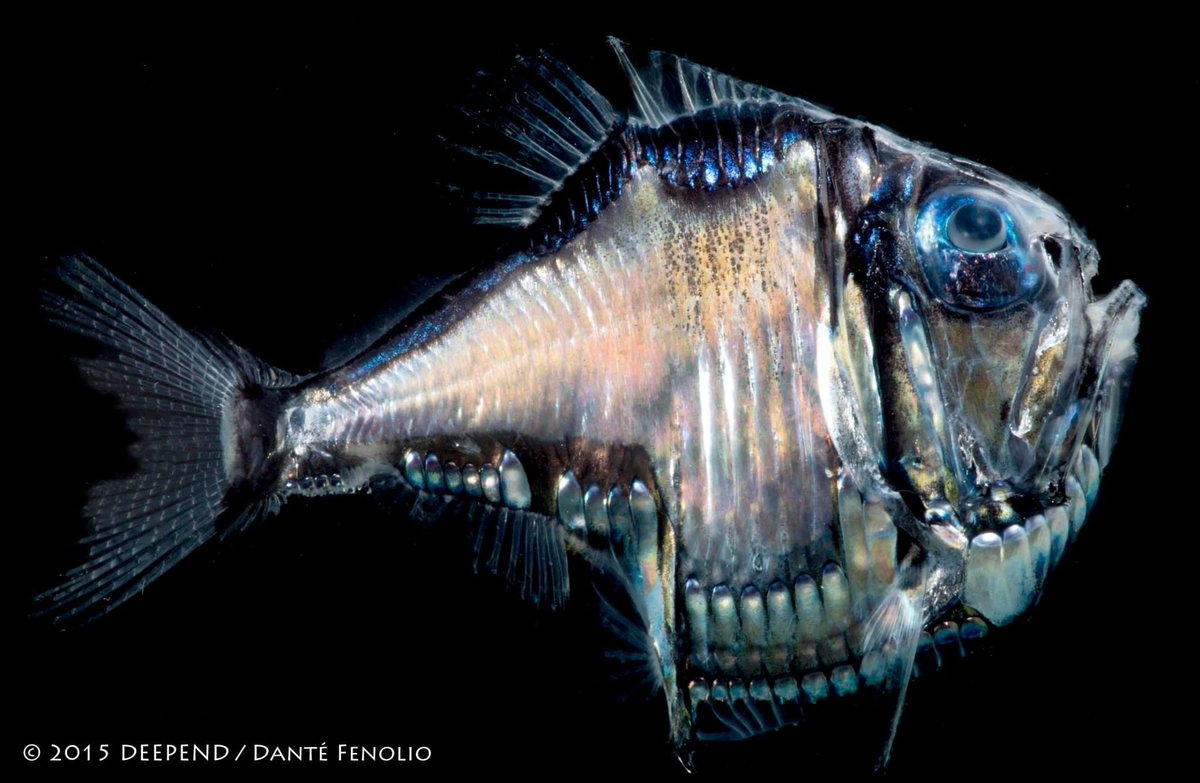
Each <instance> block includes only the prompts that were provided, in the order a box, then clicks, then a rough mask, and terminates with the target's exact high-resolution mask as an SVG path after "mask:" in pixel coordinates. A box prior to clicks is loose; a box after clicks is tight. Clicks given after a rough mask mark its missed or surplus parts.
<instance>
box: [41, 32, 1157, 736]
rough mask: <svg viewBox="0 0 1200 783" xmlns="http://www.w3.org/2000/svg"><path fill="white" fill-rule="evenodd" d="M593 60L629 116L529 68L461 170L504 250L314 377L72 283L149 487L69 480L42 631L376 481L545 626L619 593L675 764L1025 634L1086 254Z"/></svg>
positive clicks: (830, 126)
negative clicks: (75, 538)
mask: <svg viewBox="0 0 1200 783" xmlns="http://www.w3.org/2000/svg"><path fill="white" fill-rule="evenodd" d="M614 49H615V50H616V53H617V55H618V58H619V60H620V62H621V64H622V66H623V67H624V68H625V70H626V72H627V74H628V77H629V81H630V85H631V88H632V93H633V96H634V99H635V101H634V108H633V109H632V110H631V111H629V112H620V111H617V110H616V109H614V108H613V106H612V104H610V103H609V101H608V100H607V99H606V98H604V97H602V96H601V95H600V94H599V93H597V92H596V91H595V90H594V89H593V88H591V87H590V86H589V85H587V84H586V83H585V82H584V81H583V80H582V79H580V78H579V77H578V76H577V75H576V74H574V73H573V72H572V71H571V70H570V69H569V68H567V67H566V66H565V65H562V64H560V63H558V62H557V61H555V60H553V59H552V58H550V57H549V56H546V55H538V56H534V57H528V58H524V59H522V60H521V61H520V62H519V65H518V66H517V67H516V69H515V70H514V74H515V75H514V76H513V77H511V78H510V79H509V80H508V81H507V82H506V84H507V85H508V87H509V89H508V92H503V91H501V92H502V93H503V94H501V96H500V98H499V99H498V100H497V101H496V103H495V105H493V106H491V107H490V108H489V109H488V110H486V111H480V112H478V113H477V114H476V115H475V116H476V117H478V118H479V119H481V120H485V121H487V122H488V123H489V124H490V125H491V126H492V127H493V128H495V129H496V131H497V133H496V136H497V138H498V139H500V140H501V142H500V143H498V144H497V146H496V148H494V149H481V148H480V149H471V150H469V151H470V152H472V153H473V154H475V155H477V156H478V157H480V158H483V159H484V160H486V161H490V162H492V163H495V164H497V165H498V166H499V167H501V168H503V169H507V170H508V171H509V172H510V174H512V175H513V176H514V179H516V180H519V181H520V182H523V183H524V184H525V185H526V188H525V189H524V190H523V191H518V192H509V193H503V194H498V193H491V192H487V193H483V194H481V195H480V196H479V198H478V201H477V207H476V208H477V213H476V216H477V219H478V221H479V222H482V223H494V224H502V225H507V226H512V227H514V228H515V229H517V230H518V231H519V232H520V233H519V236H521V237H523V239H522V240H521V241H522V244H521V249H520V250H519V251H518V252H514V253H512V254H510V255H508V256H507V257H505V258H503V259H502V260H501V261H499V262H498V263H489V264H486V265H484V266H482V267H480V268H478V269H477V270H476V271H474V272H472V273H469V274H467V275H465V276H462V277H461V278H459V279H457V280H455V281H454V282H452V283H450V284H448V286H447V287H445V288H443V289H442V290H441V291H440V292H439V294H438V296H437V297H436V298H433V299H430V300H429V301H428V302H426V304H425V306H423V307H421V308H420V309H418V310H415V311H414V312H413V313H411V314H409V315H407V316H406V317H404V318H402V319H400V326H399V327H398V328H397V329H396V330H394V331H393V332H392V333H391V334H389V335H386V336H384V337H383V338H381V339H380V340H379V341H378V342H376V343H375V344H374V345H372V346H371V347H370V348H369V349H367V350H366V351H364V352H362V353H360V354H359V355H356V356H353V357H352V358H349V359H348V360H346V361H344V362H342V363H340V364H338V365H337V366H334V367H331V368H329V369H327V370H324V371H322V372H319V373H317V374H314V375H311V376H306V377H299V376H296V375H292V374H290V373H288V372H285V371H282V370H279V369H276V368H273V367H270V366H268V365H266V364H265V363H263V362H261V361H259V360H257V359H256V358H254V357H253V356H251V355H250V354H249V353H247V352H246V351H244V350H242V349H240V348H238V347H237V346H235V345H232V344H229V343H226V342H222V341H219V340H215V339H209V338H202V337H199V336H196V335H193V334H190V333H188V332H186V331H185V330H183V329H182V328H180V327H179V326H177V325H176V324H175V323H174V322H173V321H172V320H171V319H170V317H169V316H168V315H166V314H165V313H163V312H162V311H160V310H159V309H157V308H156V307H154V306H153V305H152V304H150V303H149V302H148V301H146V300H145V299H144V298H143V297H141V296H140V295H139V294H137V293H136V292H135V291H133V290H132V289H131V288H129V287H128V286H126V285H125V284H123V283H122V282H120V281H119V280H117V279H116V278H115V277H113V276H112V275H111V274H109V273H108V272H107V271H105V270H104V269H103V268H102V267H101V266H100V265H99V264H97V263H96V262H95V261H93V260H91V259H89V258H86V257H75V258H68V259H65V260H64V261H63V262H62V264H61V265H60V267H59V281H58V283H57V284H56V287H55V288H54V289H53V290H48V291H47V292H46V293H45V295H44V305H45V308H46V310H47V312H48V313H49V317H50V318H51V319H52V320H54V321H55V322H57V323H59V324H61V325H62V326H64V327H65V328H67V329H68V330H71V331H73V332H76V333H79V334H82V335H85V336H87V337H90V338H94V340H95V341H96V342H97V343H98V345H99V346H100V349H101V352H100V354H99V355H98V356H96V357H93V358H89V359H85V360H82V361H81V362H80V367H81V370H82V372H83V374H84V375H85V376H86V378H87V379H88V380H89V381H90V382H91V383H92V384H93V385H94V386H96V387H97V388H99V389H101V390H103V391H105V392H109V393H112V394H114V395H115V396H116V397H117V398H118V399H119V401H120V404H121V406H122V407H123V409H124V410H125V411H126V412H127V413H128V416H129V419H128V422H129V426H130V428H131V429H132V430H133V431H134V433H135V434H136V436H137V440H136V442H135V444H134V446H133V449H134V452H135V456H136V457H137V458H138V460H139V468H138V470H137V472H136V473H134V474H133V475H131V476H128V477H124V478H119V479H116V480H111V481H105V482H103V483H100V484H99V485H97V486H95V487H94V488H93V489H92V490H91V491H90V494H89V497H88V500H87V504H86V507H85V510H84V513H85V516H86V517H87V518H88V520H89V524H90V535H89V536H88V538H87V539H85V542H86V543H87V546H88V560H87V561H86V562H85V563H83V564H82V565H80V566H78V567H77V568H75V569H73V570H71V571H69V572H67V574H66V575H65V577H64V579H63V581H62V583H61V584H60V585H59V586H57V587H55V588H53V589H52V590H50V591H48V592H46V593H45V594H44V595H42V596H41V597H40V602H41V606H40V611H41V612H42V613H43V614H45V615H47V616H49V617H51V618H53V620H54V621H56V622H59V623H70V622H80V621H89V620H92V619H95V618H96V617H98V616H100V615H102V614H104V613H106V612H108V611H111V610H112V609H114V608H115V607H117V606H119V605H120V604H121V603H122V602H123V601H125V600H127V599H128V598H130V597H131V596H133V595H135V594H136V593H138V592H139V591H141V590H142V589H143V588H144V587H145V586H146V585H147V584H148V583H150V582H151V581H153V580H154V579H155V578H156V577H158V576H159V575H161V574H162V573H163V572H164V571H166V570H167V569H168V568H170V567H171V566H172V565H174V564H175V563H177V562H179V561H180V560H181V559H182V558H184V557H185V556H187V555H188V554H189V553H191V552H192V551H194V550H195V549H196V548H197V547H199V546H201V545H202V544H204V543H205V542H207V541H209V540H210V539H213V538H216V537H221V536H224V535H226V534H227V533H229V532H230V531H234V530H237V529H240V528H242V527H244V526H246V525H247V524H250V523H252V522H253V521H255V520H256V519H259V518H261V517H263V516H265V515H268V514H272V513H275V512H278V511H279V510H280V509H281V508H282V507H283V506H284V505H285V503H287V502H288V501H289V500H291V499H293V498H322V499H324V500H323V502H328V503H329V504H336V503H337V502H338V496H341V495H346V494H348V493H354V492H359V491H362V490H365V489H368V488H371V489H380V490H388V491H392V492H395V493H397V495H398V496H399V497H402V498H404V499H405V504H404V506H403V508H404V510H405V511H404V513H405V514H407V515H408V516H410V517H412V518H419V519H426V520H428V519H436V520H438V524H445V525H460V526H461V527H462V529H463V530H464V534H465V537H466V539H467V541H468V546H469V549H470V550H471V551H472V552H473V556H474V557H475V560H476V564H477V566H478V568H479V569H481V570H485V571H488V572H491V573H493V574H497V575H499V576H501V577H503V578H505V579H507V580H508V581H509V582H510V583H511V585H512V586H513V587H514V589H515V590H516V591H517V592H519V593H520V595H521V596H523V597H525V598H528V599H530V600H532V601H534V602H536V603H538V604H542V605H546V606H549V607H561V606H564V605H566V604H567V603H568V602H569V599H570V594H571V589H572V574H574V575H575V576H576V579H577V580H578V578H579V575H580V574H583V575H585V577H587V578H589V579H590V580H593V581H595V582H597V583H603V584H605V585H606V586H607V587H606V589H608V590H610V591H616V593H617V594H618V595H619V598H617V599H612V600H608V599H606V600H604V601H602V602H601V605H602V607H603V611H604V612H606V613H607V615H608V616H607V617H606V623H607V625H608V626H609V627H610V628H611V629H612V630H613V631H614V637H615V638H614V644H615V645H621V646H622V647H623V648H624V650H625V653H624V654H623V657H622V658H621V660H623V661H624V665H625V666H627V667H629V668H630V669H633V670H636V674H637V675H638V676H639V677H641V678H643V679H644V680H645V681H647V682H649V683H650V684H652V685H653V686H655V687H656V688H660V689H662V691H663V692H664V694H665V697H666V698H665V702H666V705H667V709H668V713H669V715H668V717H669V725H670V730H671V733H672V739H673V741H674V742H675V743H677V744H678V745H682V744H684V743H686V742H689V741H693V740H700V741H704V740H716V739H739V738H745V737H750V736H754V735H756V734H760V733H763V732H767V731H771V730H774V729H777V728H781V727H783V726H786V725H789V724H794V723H799V722H801V721H802V720H803V719H804V715H805V712H806V711H807V710H809V709H810V708H812V707H813V706H814V705H816V704H818V703H821V702H823V701H828V700H837V699H839V698H844V697H847V696H850V695H852V694H855V693H857V692H859V691H862V690H867V689H877V690H881V691H884V690H887V691H891V692H895V693H898V694H899V698H898V700H897V703H898V704H900V703H902V702H903V690H904V687H905V684H906V683H907V682H908V679H909V677H910V675H911V673H912V670H913V667H914V665H916V666H924V665H926V663H924V662H922V661H923V660H932V661H935V662H936V661H937V660H938V659H939V657H940V656H945V655H949V654H951V652H952V651H959V650H962V649H963V648H964V647H966V646H969V645H971V644H973V643H975V642H977V641H978V640H979V639H980V638H981V637H983V636H984V635H986V634H987V633H988V631H989V629H990V628H993V627H998V626H1004V625H1007V624H1010V623H1011V622H1013V620H1014V619H1016V618H1017V617H1019V616H1021V615H1022V614H1023V613H1025V612H1026V610H1027V609H1028V608H1029V607H1030V606H1031V604H1032V603H1033V602H1034V600H1035V598H1036V597H1037V595H1038V594H1039V591H1040V590H1041V589H1042V587H1043V584H1044V582H1045V580H1046V578H1047V576H1048V574H1049V573H1050V572H1051V570H1052V568H1053V567H1054V566H1055V564H1056V563H1058V562H1059V561H1060V559H1061V558H1062V556H1063V552H1064V550H1065V549H1066V548H1067V547H1068V546H1069V545H1070V543H1071V541H1072V540H1073V539H1074V538H1075V537H1076V536H1078V535H1079V532H1080V530H1081V529H1082V527H1083V526H1084V523H1085V521H1086V519H1087V514H1088V510H1089V508H1090V507H1091V506H1092V505H1093V504H1094V503H1095V500H1096V496H1097V491H1098V488H1099V483H1100V476H1101V473H1102V471H1103V470H1104V467H1105V466H1106V464H1107V463H1108V461H1109V459H1110V456H1111V454H1112V450H1113V447H1114V443H1115V440H1116V437H1117V431H1118V428H1119V425H1120V420H1121V411H1122V406H1123V402H1124V397H1125V394H1126V391H1127V389H1128V385H1129V378H1130V374H1131V371H1132V368H1133V365H1134V361H1135V359H1136V347H1135V337H1136V334H1137V331H1138V325H1139V317H1140V312H1141V310H1142V308H1143V306H1144V304H1145V297H1144V296H1143V294H1142V293H1141V291H1140V290H1139V289H1138V288H1137V286H1135V285H1134V284H1133V283H1131V282H1128V281H1126V282H1123V283H1121V284H1119V285H1118V286H1116V288H1115V289H1114V290H1113V291H1112V292H1111V293H1109V294H1108V295H1107V296H1104V297H1103V298H1097V296H1096V295H1095V294H1094V293H1093V292H1092V290H1091V280H1092V278H1093V276H1094V275H1095V274H1096V272H1097V264H1098V260H1099V256H1098V253H1097V251H1096V249H1095V248H1094V247H1093V245H1092V244H1091V243H1090V242H1089V240H1088V239H1087V237H1086V236H1085V234H1084V233H1083V231H1082V230H1081V229H1080V228H1079V227H1078V226H1076V225H1075V224H1074V223H1072V221H1071V220H1070V219H1069V218H1068V217H1067V216H1066V215H1065V214H1064V212H1063V210H1062V209H1061V208H1060V207H1059V206H1058V205H1056V204H1055V203H1054V202H1052V201H1050V200H1048V199H1047V198H1046V197H1044V196H1042V195H1041V194H1039V193H1037V192H1036V191H1035V190H1033V189H1031V188H1029V187H1026V186H1024V185H1021V184H1019V183H1017V182H1014V181H1013V180H1011V179H1009V178H1007V177H1005V176H1003V175H1001V174H999V173H997V172H995V171H991V170H989V169H987V168H985V167H983V166H980V165H978V164H975V163H972V162H970V161H966V160H961V159H958V158H954V157H951V156H948V155H945V154H943V153H940V152H937V151H934V150H931V149H928V148H926V147H923V146H920V145H917V144H914V143H912V142H909V141H906V140H904V139H902V138H899V137H898V136H896V135H895V134H893V133H891V132H889V131H887V130H884V129H882V128H879V127H876V126H873V125H870V124H868V123H865V122H862V121H858V120H851V119H847V118H844V117H840V116H837V115H835V114H832V113H830V112H828V111H826V110H823V109H821V108H819V107H816V106H814V105H811V104H809V103H806V102H804V101H802V100H799V99H796V98H792V97H789V96H787V95H783V94H780V93H776V92H773V91H771V90H769V89H766V88H763V87H759V86H756V85H751V84H747V83H744V82H740V81H738V80H736V79H733V78H731V77H729V76H726V75H724V74H720V73H717V72H714V71H712V70H710V69H708V68H705V67H702V66H699V65H696V64H694V63H692V62H689V61H687V60H683V59H680V58H677V57H673V56H668V55H663V54H658V53H655V54H652V55H651V56H650V57H649V58H648V63H647V64H645V65H644V66H643V67H642V68H640V69H639V68H638V67H636V66H635V65H634V64H633V63H632V62H631V60H630V59H629V57H628V56H627V55H626V53H625V52H624V50H623V48H622V47H621V46H620V45H619V44H616V43H615V42H614ZM410 509H411V510H410ZM922 656H924V658H923V657H922ZM898 715H899V711H898V708H897V712H896V716H897V718H898ZM892 732H893V733H894V724H893V727H892ZM889 744H890V740H889ZM886 753H887V749H885V751H884V756H885V757H886Z"/></svg>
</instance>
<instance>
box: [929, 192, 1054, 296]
mask: <svg viewBox="0 0 1200 783" xmlns="http://www.w3.org/2000/svg"><path fill="white" fill-rule="evenodd" d="M914 239H915V244H916V250H917V254H918V256H919V259H920V262H921V268H922V270H923V271H924V272H925V280H926V282H927V283H928V284H929V289H930V291H931V292H932V293H933V294H934V296H936V297H938V298H939V299H941V300H942V301H943V302H945V303H946V304H948V305H950V306H952V307H955V308H959V309H964V310H982V311H990V310H1000V309H1003V308H1005V307H1008V306H1009V305H1011V304H1013V303H1015V302H1018V301H1021V300H1023V299H1027V298H1028V297H1030V296H1032V295H1033V294H1035V293H1037V291H1038V289H1040V288H1041V286H1042V279H1043V270H1042V266H1041V264H1040V263H1039V262H1038V261H1037V260H1036V259H1032V258H1030V257H1029V256H1028V254H1027V253H1026V252H1025V249H1024V240H1023V238H1022V236H1021V231H1020V229H1019V226H1018V224H1017V221H1016V219H1015V218H1014V217H1013V215H1012V211H1011V210H1010V209H1009V208H1008V206H1007V205H1006V204H1005V202H1004V200H1003V199H1002V198H1000V197H999V196H997V195H994V194H991V193H989V192H986V191H977V190H954V191H949V192H948V191H945V190H942V191H938V192H937V193H935V194H933V196H932V197H930V198H929V200H928V201H926V202H925V205H924V206H923V207H921V212H920V214H919V215H918V216H917V222H916V226H915V228H914Z"/></svg>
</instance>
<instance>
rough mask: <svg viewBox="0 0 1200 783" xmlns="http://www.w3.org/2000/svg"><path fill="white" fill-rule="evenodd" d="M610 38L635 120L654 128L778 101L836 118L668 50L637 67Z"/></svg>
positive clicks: (820, 116)
mask: <svg viewBox="0 0 1200 783" xmlns="http://www.w3.org/2000/svg"><path fill="white" fill-rule="evenodd" d="M608 42H609V45H610V46H612V48H613V51H614V52H616V55H617V60H618V61H619V62H620V63H621V67H622V68H623V69H624V70H625V75H626V77H627V78H628V79H629V88H630V90H631V91H632V92H633V98H634V102H635V103H636V104H637V113H636V114H634V115H632V116H631V120H633V121H634V122H636V123H639V124H642V125H645V126H647V127H649V128H661V127H664V126H666V125H670V124H671V123H672V122H674V121H675V120H678V119H679V118H680V117H686V116H690V115H695V114H698V113H700V112H703V111H706V110H708V109H713V108H717V107H721V106H731V107H739V106H745V105H754V104H759V105H762V104H778V105H780V106H786V107H791V108H794V109H797V110H799V111H802V112H803V113H804V114H806V115H808V116H809V118H810V119H829V118H832V117H833V116H834V115H833V114H832V113H830V112H829V111H827V110H825V109H822V108H821V107H819V106H816V105H814V104H811V103H809V102H807V101H802V100H800V99H799V98H793V97H792V96H790V95H785V94H784V93H781V92H776V91H775V90H771V89H768V88H766V87H763V86H761V85H758V84H754V83H752V82H746V81H742V80H741V79H735V78H734V77H732V76H729V75H728V74H725V73H721V72H720V71H716V70H713V69H712V68H709V67H707V66H704V65H700V64H698V63H694V62H692V61H691V60H688V59H685V58H683V57H679V56H677V55H674V54H668V53H666V52H660V51H651V52H649V54H648V60H649V64H648V65H647V66H645V67H642V68H638V67H637V66H636V65H634V63H633V62H632V60H630V58H629V55H628V54H626V52H625V44H624V43H622V42H621V41H619V40H618V39H616V38H613V37H610V38H609V39H608Z"/></svg>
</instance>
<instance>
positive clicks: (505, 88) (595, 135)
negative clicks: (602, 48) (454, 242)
mask: <svg viewBox="0 0 1200 783" xmlns="http://www.w3.org/2000/svg"><path fill="white" fill-rule="evenodd" d="M480 79H481V82H480V84H479V85H478V92H480V93H481V94H482V95H483V96H484V98H483V99H482V100H480V101H478V104H477V105H475V106H471V107H465V108H464V109H463V112H464V113H465V114H466V115H467V116H468V117H470V118H471V119H473V120H475V121H476V122H478V123H479V124H480V125H481V126H484V127H488V128H491V129H493V131H495V134H496V135H497V137H498V138H496V139H495V141H496V142H497V143H496V145H495V146H494V147H485V146H463V147H462V149H463V150H464V151H466V152H468V153H470V154H471V155H474V156H475V157H477V158H480V159H482V160H485V161H487V162H489V163H493V164H496V165H498V166H502V167H504V168H506V169H509V170H511V171H513V172H515V173H516V174H517V175H519V176H518V180H519V181H520V185H519V187H518V189H514V190H513V191H511V192H496V191H484V192H480V193H476V194H475V209H474V212H475V221H476V222H477V223H483V224H490V225H504V226H513V227H524V226H528V225H530V224H531V223H533V222H534V220H536V219H537V217H538V215H540V214H541V212H542V208H543V207H544V206H545V205H546V203H547V202H548V201H549V200H550V198H551V196H552V195H553V194H554V193H555V192H556V191H558V190H559V189H560V188H561V187H562V186H563V183H564V182H566V181H567V180H568V178H570V176H571V175H572V174H573V173H574V172H576V171H577V170H578V169H579V168H580V167H581V166H583V165H584V164H585V163H587V161H588V160H589V159H590V158H591V157H592V156H593V155H594V154H595V153H596V151H597V150H598V149H599V148H600V147H601V145H603V144H604V142H605V140H607V139H608V138H609V137H610V136H611V135H612V133H613V130H614V128H615V127H616V126H617V124H618V123H619V121H620V117H619V116H618V115H617V113H616V112H615V111H613V107H612V105H611V104H609V102H608V101H607V100H605V99H604V97H603V96H602V95H600V93H598V92H597V91H596V90H595V89H594V88H593V87H592V86H591V85H589V84H588V83H587V82H585V81H584V80H583V79H581V78H580V77H579V76H578V75H577V74H576V73H575V72H574V71H572V70H571V69H570V68H568V67H567V66H566V65H564V64H563V63H561V62H559V61H558V60H556V59H555V58H553V57H552V56H550V55H549V54H547V53H546V52H544V51H543V52H538V54H536V55H534V56H532V57H529V56H522V57H518V58H517V60H516V63H515V65H514V67H513V68H512V69H511V70H510V71H509V72H508V73H507V74H506V75H504V76H502V77H494V76H489V75H486V74H480Z"/></svg>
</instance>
